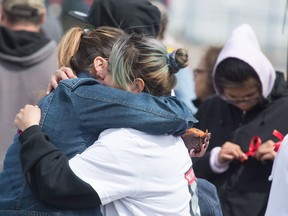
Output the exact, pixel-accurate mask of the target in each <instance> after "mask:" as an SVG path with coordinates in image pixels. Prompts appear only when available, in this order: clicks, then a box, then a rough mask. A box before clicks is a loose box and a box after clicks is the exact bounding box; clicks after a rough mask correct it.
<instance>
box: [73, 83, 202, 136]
mask: <svg viewBox="0 0 288 216" xmlns="http://www.w3.org/2000/svg"><path fill="white" fill-rule="evenodd" d="M71 99H72V101H73V105H74V106H75V108H76V110H77V112H78V115H79V116H80V118H81V120H82V121H83V122H84V123H85V125H86V126H87V128H95V127H97V126H99V124H101V127H103V128H134V129H136V130H140V131H143V132H146V133H150V134H155V135H160V134H166V133H167V134H173V135H175V136H178V135H181V134H183V133H184V132H185V130H186V129H187V128H190V127H192V126H193V124H194V123H195V122H197V120H196V119H195V118H194V116H193V114H192V112H191V111H190V109H189V108H188V107H187V106H186V105H185V103H184V102H182V101H180V100H178V99H177V98H176V97H172V96H171V97H155V96H152V95H150V94H146V93H138V94H133V93H130V92H127V91H123V90H119V89H115V88H111V87H107V86H103V85H101V84H98V83H91V82H89V83H88V82H85V81H81V82H80V83H78V84H77V86H76V85H75V87H74V89H72V94H71Z"/></svg>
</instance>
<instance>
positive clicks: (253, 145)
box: [241, 130, 284, 162]
mask: <svg viewBox="0 0 288 216" xmlns="http://www.w3.org/2000/svg"><path fill="white" fill-rule="evenodd" d="M272 134H273V135H274V136H275V137H277V138H278V139H279V141H278V142H276V143H275V147H274V151H275V152H277V151H278V150H279V148H280V145H281V143H282V141H283V139H284V135H283V134H282V133H280V132H279V131H277V130H274V131H273V133H272ZM261 142H262V141H261V138H260V137H259V136H254V137H252V139H251V141H250V145H249V150H248V152H246V153H245V155H246V156H247V157H249V156H254V155H255V152H256V151H257V149H258V148H259V146H260V145H261ZM244 158H245V157H244V156H243V157H242V158H241V161H242V162H243V161H244V160H245V159H244Z"/></svg>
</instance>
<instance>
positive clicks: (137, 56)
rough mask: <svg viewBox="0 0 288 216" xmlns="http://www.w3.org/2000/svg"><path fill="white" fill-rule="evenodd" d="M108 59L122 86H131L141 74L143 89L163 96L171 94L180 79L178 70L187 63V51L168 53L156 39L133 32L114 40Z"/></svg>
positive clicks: (178, 50) (115, 78) (118, 83)
mask: <svg viewBox="0 0 288 216" xmlns="http://www.w3.org/2000/svg"><path fill="white" fill-rule="evenodd" d="M109 62H110V71H111V72H112V77H113V81H114V83H116V84H117V85H119V86H120V88H121V89H123V90H129V85H131V83H133V81H134V80H135V79H136V78H141V79H142V80H143V81H144V83H145V88H144V92H146V93H149V94H152V95H155V96H162V95H170V94H171V90H172V89H173V88H174V87H175V85H176V83H177V79H176V76H175V73H177V72H178V71H179V70H180V69H181V68H184V67H187V66H188V53H187V50H186V49H182V48H181V49H177V50H176V51H174V52H173V53H172V54H170V55H169V54H168V52H167V49H166V47H165V46H164V45H163V44H162V43H161V42H159V41H158V40H157V39H154V38H150V37H147V36H146V37H145V36H142V35H130V36H128V37H125V38H120V39H119V40H118V41H117V43H115V45H114V47H113V49H112V52H111V55H110V58H109Z"/></svg>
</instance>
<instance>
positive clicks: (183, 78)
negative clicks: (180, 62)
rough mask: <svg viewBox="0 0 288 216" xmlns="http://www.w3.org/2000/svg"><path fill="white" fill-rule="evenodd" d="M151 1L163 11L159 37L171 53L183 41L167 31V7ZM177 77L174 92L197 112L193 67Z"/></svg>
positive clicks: (187, 68) (181, 72) (182, 71)
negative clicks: (194, 101) (178, 40)
mask: <svg viewBox="0 0 288 216" xmlns="http://www.w3.org/2000/svg"><path fill="white" fill-rule="evenodd" d="M150 2H151V3H152V4H153V5H155V6H156V7H157V8H158V9H159V11H160V13H161V21H160V30H159V33H158V35H157V38H158V39H159V40H160V41H162V42H163V43H164V44H165V45H166V47H167V49H168V52H169V53H171V52H172V51H173V50H175V49H177V48H178V47H181V46H183V45H182V44H181V43H179V42H177V41H176V40H175V39H174V38H173V37H172V36H171V35H170V34H169V33H168V32H167V31H166V29H167V26H168V22H169V14H168V10H167V7H166V6H165V5H164V4H163V3H161V2H160V1H157V0H150ZM176 77H177V85H176V86H175V88H174V90H173V92H174V94H175V96H176V97H177V98H179V99H180V100H182V101H183V102H185V104H186V105H187V106H188V107H189V108H190V109H191V111H192V113H196V111H197V108H196V107H195V106H194V104H193V102H192V101H193V100H195V98H196V95H195V90H194V80H193V72H192V70H191V67H190V66H188V67H186V68H183V69H181V70H180V71H179V73H177V74H176Z"/></svg>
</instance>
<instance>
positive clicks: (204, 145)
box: [189, 142, 209, 157]
mask: <svg viewBox="0 0 288 216" xmlns="http://www.w3.org/2000/svg"><path fill="white" fill-rule="evenodd" d="M208 144H209V142H208V143H204V144H202V146H201V151H200V152H199V153H195V150H194V149H191V150H190V152H189V154H190V157H203V156H204V154H205V153H206V150H207V147H208Z"/></svg>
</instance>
